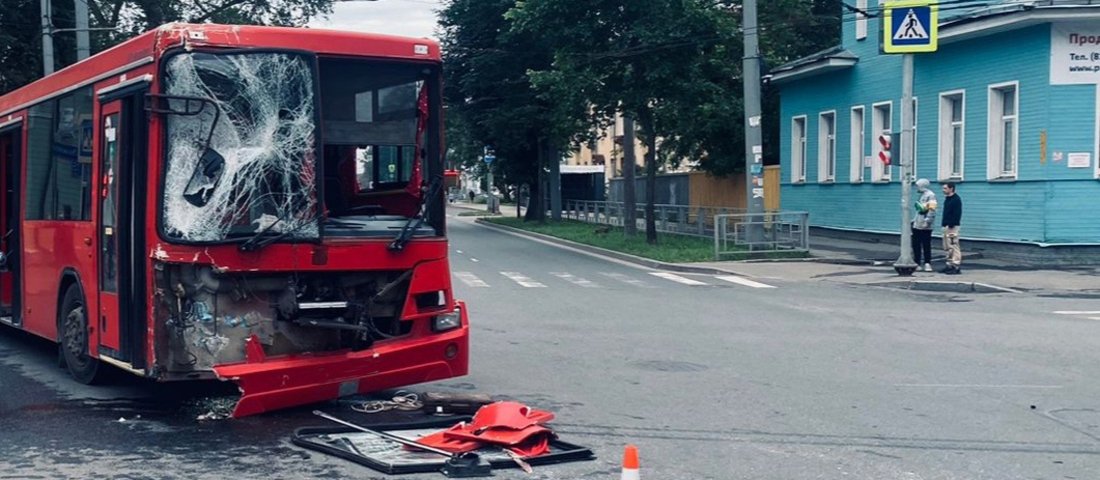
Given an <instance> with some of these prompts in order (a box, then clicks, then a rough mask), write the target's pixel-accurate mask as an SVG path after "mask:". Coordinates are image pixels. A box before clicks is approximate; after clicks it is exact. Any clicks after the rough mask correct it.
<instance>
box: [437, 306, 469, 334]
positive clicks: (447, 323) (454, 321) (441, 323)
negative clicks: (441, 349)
mask: <svg viewBox="0 0 1100 480" xmlns="http://www.w3.org/2000/svg"><path fill="white" fill-rule="evenodd" d="M461 326H462V309H461V308H455V310H454V311H453V312H450V313H444V314H443V315H439V316H437V317H435V318H434V319H433V320H432V330H433V331H436V332H446V331H447V330H454V329H456V328H458V327H461Z"/></svg>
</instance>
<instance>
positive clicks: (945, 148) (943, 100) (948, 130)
mask: <svg viewBox="0 0 1100 480" xmlns="http://www.w3.org/2000/svg"><path fill="white" fill-rule="evenodd" d="M954 99H958V100H959V103H960V104H961V105H960V108H959V111H960V119H959V121H958V122H956V121H955V120H954V119H953V118H951V115H952V113H954V112H953V110H952V108H951V102H952V101H953V100H954ZM937 123H938V125H939V138H938V140H937V143H938V146H939V159H940V161H939V167H938V173H937V175H938V176H939V179H940V180H941V181H952V182H961V181H962V180H963V175H964V172H965V170H966V90H951V91H947V92H941V93H940V116H939V121H938V122H937ZM956 123H957V124H958V127H959V137H961V138H960V139H959V171H958V172H957V173H956V172H953V171H952V170H954V169H953V168H952V160H953V158H952V153H953V150H954V147H955V141H954V140H955V126H956Z"/></svg>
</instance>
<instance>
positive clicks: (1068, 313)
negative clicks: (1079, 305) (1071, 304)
mask: <svg viewBox="0 0 1100 480" xmlns="http://www.w3.org/2000/svg"><path fill="white" fill-rule="evenodd" d="M1054 314H1055V315H1097V314H1100V311H1098V310H1092V311H1089V310H1085V311H1074V310H1061V311H1057V312H1054Z"/></svg>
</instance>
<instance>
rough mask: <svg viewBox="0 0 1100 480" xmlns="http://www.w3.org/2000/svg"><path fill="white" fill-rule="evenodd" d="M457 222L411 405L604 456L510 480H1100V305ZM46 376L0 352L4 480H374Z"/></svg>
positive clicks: (148, 402)
mask: <svg viewBox="0 0 1100 480" xmlns="http://www.w3.org/2000/svg"><path fill="white" fill-rule="evenodd" d="M451 220H452V222H451V227H450V233H451V238H452V255H453V256H452V270H453V271H454V274H455V288H456V291H457V294H458V296H459V297H460V298H463V299H465V300H467V301H468V302H469V307H470V314H471V321H472V324H473V334H472V339H471V347H472V353H471V363H472V366H471V368H472V373H471V375H470V376H468V377H465V378H461V379H453V380H450V381H445V382H440V383H438V384H434V385H427V386H419V387H417V389H418V390H454V391H476V392H483V393H489V394H492V395H495V396H498V397H502V398H510V399H515V400H519V401H522V402H526V403H528V404H530V405H532V406H535V407H538V408H544V409H549V410H552V411H553V412H554V413H555V414H556V415H557V420H556V421H555V422H554V426H555V430H556V431H557V432H558V433H559V435H560V436H561V438H562V439H563V440H566V441H571V442H573V443H579V444H582V445H585V446H588V447H591V448H592V449H593V450H594V451H595V452H596V454H597V455H598V457H599V458H598V459H597V460H595V461H589V462H578V463H571V464H563V465H556V466H548V467H539V468H537V469H536V473H535V474H534V475H531V476H526V475H523V474H522V473H521V472H519V471H518V470H515V471H497V475H496V476H497V477H498V478H539V479H579V478H585V479H588V478H591V479H597V478H602V479H610V478H618V471H619V461H620V458H621V454H622V448H623V446H624V445H625V444H627V443H634V444H636V445H638V447H639V450H640V457H641V464H642V478H644V479H740V478H753V479H834V478H835V479H841V478H867V479H954V478H959V479H986V478H988V479H1016V478H1057V479H1062V478H1077V479H1091V478H1097V472H1100V405H1098V402H1100V401H1098V400H1097V399H1098V398H1100V387H1098V386H1097V385H1096V382H1095V379H1096V378H1098V376H1100V375H1098V374H1100V362H1097V357H1098V356H1100V348H1097V347H1098V346H1100V313H1092V314H1090V313H1054V312H1090V311H1092V312H1100V301H1096V300H1081V299H1059V298H1040V297H1031V296H1023V295H989V294H985V295H982V294H978V295H956V294H931V293H926V292H925V293H915V292H905V291H896V290H888V289H879V288H868V287H855V286H845V285H837V284H835V283H825V282H814V281H809V282H781V281H776V280H772V279H768V278H755V279H742V278H738V277H731V278H718V277H716V276H712V275H687V274H675V275H671V276H670V275H666V274H662V275H654V273H662V272H655V271H652V270H647V269H641V268H637V267H634V266H631V265H624V264H620V263H616V262H611V261H607V260H604V259H600V258H595V257H592V256H588V255H586V254H582V253H578V252H574V251H569V250H563V249H560V248H556V247H551V246H547V245H544V244H541V243H538V242H533V241H531V240H528V239H523V238H517V237H515V236H512V235H509V234H505V233H501V232H498V231H494V230H490V229H488V228H485V227H481V226H477V225H474V224H473V223H472V222H470V221H469V219H467V218H452V219H451ZM746 280H749V281H746ZM754 282H755V283H754ZM767 287H771V288H767ZM1091 317H1096V318H1091ZM53 353H54V350H53V349H52V348H51V347H50V346H49V345H47V344H45V343H42V342H39V341H37V340H34V339H30V338H28V337H26V336H24V335H20V334H16V333H14V332H11V331H8V330H2V331H0V479H3V478H66V477H69V478H84V477H90V476H96V477H98V478H135V479H136V478H194V477H197V476H200V475H202V476H206V477H212V478H222V477H233V478H265V479H266V478H358V479H363V478H382V475H379V474H377V473H376V472H373V471H371V470H368V469H366V468H363V467H359V466H355V465H351V464H347V463H346V462H344V461H342V460H338V459H332V458H328V457H325V456H323V455H319V454H316V453H311V452H306V451H304V450H301V449H298V448H297V447H294V446H292V445H290V444H289V442H288V440H287V439H288V437H289V435H290V433H291V431H292V430H293V429H294V428H296V427H298V426H302V425H315V424H318V422H317V421H316V420H314V419H312V418H310V415H309V413H308V409H299V410H292V411H287V412H278V413H274V414H269V415H264V416H260V417H255V418H247V419H242V420H229V421H219V422H197V421H196V420H195V415H196V414H197V413H200V412H201V410H202V405H201V403H202V401H203V399H205V398H207V397H209V396H211V395H214V394H217V393H220V392H219V391H218V390H217V387H218V386H217V385H213V386H211V385H199V386H185V387H176V388H173V389H170V390H167V391H166V390H163V389H154V388H151V387H149V386H148V385H145V384H143V383H140V382H134V381H126V380H122V381H119V382H116V383H115V384H114V385H111V386H108V387H82V386H77V385H74V384H73V382H71V381H69V380H68V379H67V378H66V377H65V374H64V371H62V370H60V369H58V368H56V364H55V362H54V360H53V357H52V355H53ZM346 407H347V403H346V402H344V403H331V404H328V405H324V406H323V408H325V409H326V410H328V411H332V412H339V411H341V410H344V411H346ZM139 415H140V418H138V416H139ZM120 418H122V419H125V420H126V421H119V420H120ZM403 478H412V479H421V478H442V477H441V476H439V475H416V476H406V477H403Z"/></svg>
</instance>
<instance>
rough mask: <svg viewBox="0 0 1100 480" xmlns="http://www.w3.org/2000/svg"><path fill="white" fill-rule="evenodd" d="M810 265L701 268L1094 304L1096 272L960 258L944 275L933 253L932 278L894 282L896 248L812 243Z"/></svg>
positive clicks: (823, 240) (1099, 291) (1098, 293)
mask: <svg viewBox="0 0 1100 480" xmlns="http://www.w3.org/2000/svg"><path fill="white" fill-rule="evenodd" d="M810 253H811V255H812V256H813V257H814V258H813V259H811V261H803V262H792V261H783V262H778V261H777V262H706V263H701V264H694V265H698V266H700V267H704V268H713V269H720V270H726V271H729V272H731V273H736V274H740V275H747V276H751V277H759V278H766V279H776V280H788V281H810V280H817V281H831V282H839V283H847V284H856V285H867V286H881V287H896V288H907V289H913V290H931V291H946V292H960V293H1030V294H1035V295H1052V296H1077V297H1096V298H1100V267H1072V268H1066V267H1049V268H1041V267H1032V266H1023V265H1016V264H1011V263H1008V262H1004V261H999V260H996V259H990V258H982V256H981V255H979V254H969V255H968V254H966V253H965V252H964V256H963V264H962V270H963V273H962V274H961V275H945V274H942V273H939V272H938V271H939V270H940V269H942V268H943V266H944V263H943V254H942V252H936V251H935V250H933V263H932V266H933V269H934V270H936V271H935V272H916V273H914V274H913V276H911V277H903V276H899V275H898V274H897V272H895V271H894V268H893V264H894V261H895V260H897V258H898V255H899V253H900V252H899V247H898V246H897V245H891V244H886V243H872V242H860V241H856V240H844V239H834V238H827V237H818V238H813V239H812V240H811V245H810Z"/></svg>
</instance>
